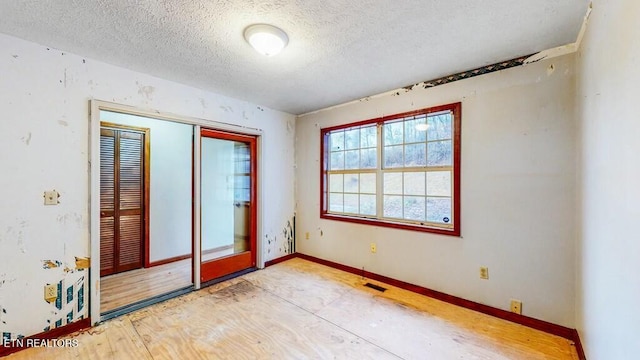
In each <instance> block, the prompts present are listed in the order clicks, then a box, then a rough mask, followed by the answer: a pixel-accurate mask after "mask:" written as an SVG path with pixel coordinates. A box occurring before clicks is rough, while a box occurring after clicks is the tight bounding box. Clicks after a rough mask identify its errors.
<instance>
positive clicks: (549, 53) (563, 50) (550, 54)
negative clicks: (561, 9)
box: [523, 2, 593, 65]
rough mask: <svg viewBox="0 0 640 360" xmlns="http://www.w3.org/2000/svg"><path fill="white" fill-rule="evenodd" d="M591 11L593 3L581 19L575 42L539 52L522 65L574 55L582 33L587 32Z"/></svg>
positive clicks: (578, 47) (582, 35)
mask: <svg viewBox="0 0 640 360" xmlns="http://www.w3.org/2000/svg"><path fill="white" fill-rule="evenodd" d="M592 10H593V2H590V3H589V6H588V7H587V13H586V14H585V15H584V18H583V19H582V26H581V27H580V32H578V38H577V39H576V41H575V42H573V43H571V44H567V45H562V46H558V47H555V48H552V49H547V50H543V51H540V52H539V53H537V54H534V55H532V56H530V57H529V58H528V59H527V60H525V62H524V64H523V65H527V64H531V63H534V62H537V61H540V60H544V59H552V58H555V57H558V56H562V55H567V54H571V53H574V52H576V51H578V50H579V49H580V44H581V43H582V38H583V37H584V33H585V31H586V30H587V23H588V22H589V17H590V16H591V11H592Z"/></svg>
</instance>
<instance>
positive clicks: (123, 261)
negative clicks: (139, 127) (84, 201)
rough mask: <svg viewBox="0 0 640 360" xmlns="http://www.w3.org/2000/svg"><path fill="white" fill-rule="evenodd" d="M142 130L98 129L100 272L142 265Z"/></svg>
mask: <svg viewBox="0 0 640 360" xmlns="http://www.w3.org/2000/svg"><path fill="white" fill-rule="evenodd" d="M143 151H144V134H142V133H139V132H135V131H127V130H120V129H101V137H100V275H101V276H105V275H110V274H114V273H118V272H123V271H128V270H133V269H137V268H141V267H142V265H143V260H142V256H143V244H144V243H143V241H144V240H143V239H144V236H143V235H144V233H143V229H144V228H143V219H144V218H143V216H144V209H143V204H144V201H143V199H144V198H143V190H144V181H143V179H144V176H143V169H144V166H143V165H144V164H143V161H144V160H143V159H144V153H143Z"/></svg>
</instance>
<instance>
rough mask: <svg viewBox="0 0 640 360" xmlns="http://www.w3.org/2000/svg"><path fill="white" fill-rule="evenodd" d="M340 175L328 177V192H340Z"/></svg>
mask: <svg viewBox="0 0 640 360" xmlns="http://www.w3.org/2000/svg"><path fill="white" fill-rule="evenodd" d="M342 181H343V180H342V174H331V175H329V191H330V192H342V191H343V190H342V189H343V187H342Z"/></svg>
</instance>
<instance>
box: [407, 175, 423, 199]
mask: <svg viewBox="0 0 640 360" xmlns="http://www.w3.org/2000/svg"><path fill="white" fill-rule="evenodd" d="M404 194H405V195H422V196H424V195H425V193H424V173H423V172H406V173H404Z"/></svg>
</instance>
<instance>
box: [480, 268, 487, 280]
mask: <svg viewBox="0 0 640 360" xmlns="http://www.w3.org/2000/svg"><path fill="white" fill-rule="evenodd" d="M480 279H483V280H489V268H488V267H486V266H481V267H480Z"/></svg>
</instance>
